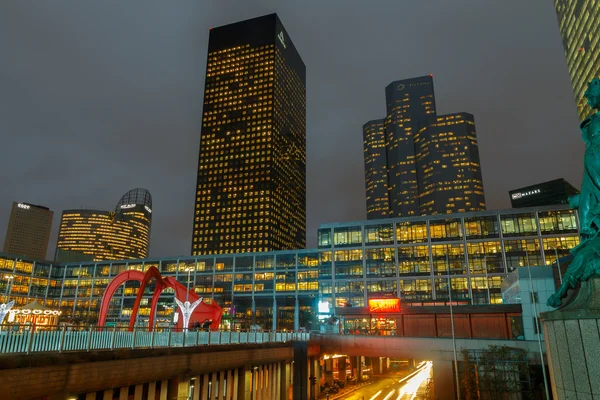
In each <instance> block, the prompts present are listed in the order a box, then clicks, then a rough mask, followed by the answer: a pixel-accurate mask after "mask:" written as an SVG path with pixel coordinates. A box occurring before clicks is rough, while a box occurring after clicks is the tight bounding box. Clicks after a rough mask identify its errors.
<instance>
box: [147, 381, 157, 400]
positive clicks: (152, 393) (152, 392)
mask: <svg viewBox="0 0 600 400" xmlns="http://www.w3.org/2000/svg"><path fill="white" fill-rule="evenodd" d="M155 398H156V382H150V383H149V384H148V400H155Z"/></svg>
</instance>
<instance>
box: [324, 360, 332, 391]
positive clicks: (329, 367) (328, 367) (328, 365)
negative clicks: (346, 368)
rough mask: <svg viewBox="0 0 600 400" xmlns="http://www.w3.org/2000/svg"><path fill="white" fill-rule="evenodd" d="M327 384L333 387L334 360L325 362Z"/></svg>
mask: <svg viewBox="0 0 600 400" xmlns="http://www.w3.org/2000/svg"><path fill="white" fill-rule="evenodd" d="M325 382H326V383H329V384H330V385H333V359H331V358H328V359H326V360H325Z"/></svg>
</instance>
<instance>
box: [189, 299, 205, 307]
mask: <svg viewBox="0 0 600 400" xmlns="http://www.w3.org/2000/svg"><path fill="white" fill-rule="evenodd" d="M202 299H203V297H200V298H199V299H198V300H196V301H195V302H193V303H192V307H191V308H196V306H197V305H198V304H200V302H201V301H202Z"/></svg>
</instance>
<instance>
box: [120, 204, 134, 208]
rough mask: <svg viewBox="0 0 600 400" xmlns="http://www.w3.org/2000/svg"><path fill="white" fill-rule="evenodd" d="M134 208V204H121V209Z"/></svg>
mask: <svg viewBox="0 0 600 400" xmlns="http://www.w3.org/2000/svg"><path fill="white" fill-rule="evenodd" d="M135 206H136V205H135V204H123V205H122V206H121V208H133V207H135Z"/></svg>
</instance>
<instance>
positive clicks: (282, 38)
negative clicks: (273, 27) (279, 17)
mask: <svg viewBox="0 0 600 400" xmlns="http://www.w3.org/2000/svg"><path fill="white" fill-rule="evenodd" d="M277 38H278V39H279V41H280V42H281V45H282V46H283V48H284V49H287V46H286V45H285V40H284V36H283V31H281V32H279V35H277Z"/></svg>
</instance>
